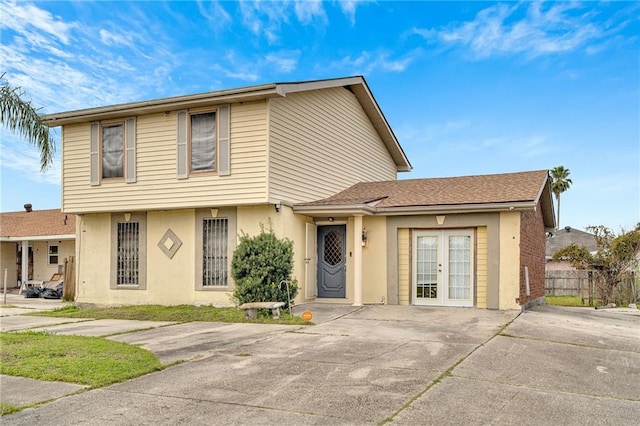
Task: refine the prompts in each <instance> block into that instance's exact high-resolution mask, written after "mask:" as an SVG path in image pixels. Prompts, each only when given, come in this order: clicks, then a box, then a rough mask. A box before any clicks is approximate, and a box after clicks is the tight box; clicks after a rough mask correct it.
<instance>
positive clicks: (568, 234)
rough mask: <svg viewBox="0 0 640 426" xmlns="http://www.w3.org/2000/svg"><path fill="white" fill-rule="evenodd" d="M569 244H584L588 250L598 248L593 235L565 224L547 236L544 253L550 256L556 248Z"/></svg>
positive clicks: (592, 250)
mask: <svg viewBox="0 0 640 426" xmlns="http://www.w3.org/2000/svg"><path fill="white" fill-rule="evenodd" d="M571 244H575V245H576V246H578V247H580V246H584V247H585V248H586V249H587V250H589V251H590V252H594V251H597V250H598V245H597V244H596V236H595V235H593V234H590V233H588V232H584V231H581V230H579V229H575V228H571V227H570V226H566V227H564V228H563V229H558V230H557V231H555V232H554V233H553V235H552V236H550V237H548V238H547V247H546V255H547V257H552V256H553V255H554V254H555V253H556V252H557V251H558V250H560V249H561V248H563V247H567V246H570V245H571Z"/></svg>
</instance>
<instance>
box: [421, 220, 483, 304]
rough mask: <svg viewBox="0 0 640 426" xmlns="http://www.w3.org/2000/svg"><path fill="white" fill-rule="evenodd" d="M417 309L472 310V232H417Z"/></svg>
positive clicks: (455, 230) (458, 230)
mask: <svg viewBox="0 0 640 426" xmlns="http://www.w3.org/2000/svg"><path fill="white" fill-rule="evenodd" d="M412 253H413V256H412V259H413V261H412V269H413V271H412V273H413V285H412V292H413V294H412V296H413V297H412V300H413V304H414V305H438V306H473V299H474V294H473V287H474V286H473V284H474V279H473V275H474V274H473V230H472V229H449V230H444V231H414V233H413V251H412Z"/></svg>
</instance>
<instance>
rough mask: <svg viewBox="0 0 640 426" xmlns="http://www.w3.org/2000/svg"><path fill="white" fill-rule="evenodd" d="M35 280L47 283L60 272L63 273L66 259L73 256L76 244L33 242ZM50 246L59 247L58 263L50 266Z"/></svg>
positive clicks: (70, 242) (69, 242)
mask: <svg viewBox="0 0 640 426" xmlns="http://www.w3.org/2000/svg"><path fill="white" fill-rule="evenodd" d="M31 244H32V246H33V250H34V251H33V279H34V280H38V281H47V280H49V279H51V276H52V275H53V274H55V273H57V272H58V271H61V272H62V271H63V267H64V259H65V258H68V257H69V256H73V255H74V252H75V243H74V242H73V241H57V240H54V241H33V242H32V243H31ZM49 245H57V246H58V263H56V264H53V265H50V264H49Z"/></svg>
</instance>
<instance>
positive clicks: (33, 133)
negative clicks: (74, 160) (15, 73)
mask: <svg viewBox="0 0 640 426" xmlns="http://www.w3.org/2000/svg"><path fill="white" fill-rule="evenodd" d="M23 96H24V92H23V91H22V89H20V88H19V87H12V86H11V85H10V84H9V82H8V81H7V80H5V78H4V74H2V75H0V113H1V114H0V123H2V125H3V126H5V127H6V128H7V129H9V130H10V131H12V132H14V133H17V134H18V135H19V136H22V137H24V138H25V139H27V141H28V142H29V143H32V144H33V145H35V146H36V147H38V149H39V150H40V171H42V172H45V171H47V169H48V168H49V166H50V165H51V163H53V154H54V153H55V150H56V145H55V141H54V140H53V138H52V137H51V134H50V133H49V127H48V126H47V125H46V124H45V123H44V121H42V118H41V117H40V116H39V115H38V111H37V109H35V108H34V107H33V106H32V105H31V102H26V101H24V100H23V99H22V97H23Z"/></svg>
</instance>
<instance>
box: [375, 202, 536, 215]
mask: <svg viewBox="0 0 640 426" xmlns="http://www.w3.org/2000/svg"><path fill="white" fill-rule="evenodd" d="M535 208H536V203H535V202H533V201H515V202H504V203H479V204H441V205H434V206H398V207H378V208H377V209H376V214H377V215H382V216H406V215H417V214H430V215H435V214H459V213H495V212H508V211H528V210H534V209H535Z"/></svg>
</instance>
